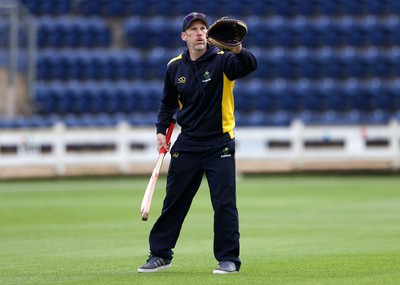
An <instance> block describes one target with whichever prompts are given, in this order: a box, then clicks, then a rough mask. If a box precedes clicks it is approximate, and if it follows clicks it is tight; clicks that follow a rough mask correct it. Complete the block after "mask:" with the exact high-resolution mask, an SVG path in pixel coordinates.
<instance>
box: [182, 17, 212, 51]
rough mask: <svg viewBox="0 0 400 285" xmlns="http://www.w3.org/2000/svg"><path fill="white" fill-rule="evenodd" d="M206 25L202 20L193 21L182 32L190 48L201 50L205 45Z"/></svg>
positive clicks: (183, 38)
mask: <svg viewBox="0 0 400 285" xmlns="http://www.w3.org/2000/svg"><path fill="white" fill-rule="evenodd" d="M206 33H207V27H206V25H204V23H203V22H202V21H194V22H193V23H192V24H191V25H190V26H189V28H187V29H186V31H185V32H183V33H182V40H184V41H185V42H186V43H187V45H188V47H189V49H190V50H194V51H202V50H204V49H205V48H206V47H207V39H206Z"/></svg>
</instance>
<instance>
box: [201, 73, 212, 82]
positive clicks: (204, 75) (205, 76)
mask: <svg viewBox="0 0 400 285" xmlns="http://www.w3.org/2000/svg"><path fill="white" fill-rule="evenodd" d="M210 80H211V75H210V72H208V71H206V72H204V74H203V79H202V80H201V81H202V82H208V81H210Z"/></svg>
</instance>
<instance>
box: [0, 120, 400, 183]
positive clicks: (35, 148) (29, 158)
mask: <svg viewBox="0 0 400 285" xmlns="http://www.w3.org/2000/svg"><path fill="white" fill-rule="evenodd" d="M178 133H179V127H176V130H175V131H174V135H173V137H172V141H174V140H175V139H176V136H177V134H178ZM236 146H237V148H236V158H237V170H238V172H239V173H273V172H296V171H355V170H356V171H387V172H398V171H399V169H400V125H399V122H398V121H396V120H393V121H391V122H390V123H389V124H388V125H385V126H382V125H376V126H374V125H371V126H305V125H303V124H302V123H301V122H299V121H296V122H294V123H293V124H292V125H291V126H290V127H287V128H284V127H262V128H253V127H251V128H244V127H242V128H237V129H236ZM156 159H157V151H156V136H155V130H154V128H133V127H131V126H129V125H127V124H120V125H118V126H117V127H115V128H110V129H68V128H66V127H65V126H64V125H62V124H59V125H56V126H54V127H53V128H51V129H19V130H0V178H18V177H56V176H79V175H131V174H147V175H149V174H150V172H151V170H152V168H153V167H154V164H155V162H156ZM168 161H169V156H166V160H165V162H164V165H163V169H162V171H163V172H165V171H166V169H167V167H168Z"/></svg>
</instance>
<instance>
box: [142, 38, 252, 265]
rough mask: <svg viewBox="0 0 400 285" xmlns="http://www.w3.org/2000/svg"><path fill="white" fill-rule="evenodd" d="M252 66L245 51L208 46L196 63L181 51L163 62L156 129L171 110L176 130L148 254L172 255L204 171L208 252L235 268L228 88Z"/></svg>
mask: <svg viewBox="0 0 400 285" xmlns="http://www.w3.org/2000/svg"><path fill="white" fill-rule="evenodd" d="M256 68H257V62H256V59H255V57H254V56H253V55H252V54H251V53H250V52H249V51H247V50H246V49H243V50H242V52H241V53H239V54H237V55H235V54H233V53H230V52H223V51H220V50H219V49H217V48H216V47H213V46H210V45H209V46H208V49H207V52H206V53H205V54H204V55H203V56H201V57H200V58H198V59H197V60H196V61H192V60H190V57H189V54H188V50H186V51H185V52H184V53H182V54H181V55H179V56H178V57H176V58H173V59H172V60H171V61H170V62H169V63H168V66H167V72H166V77H165V83H164V92H163V99H162V102H161V105H160V110H159V115H158V122H157V124H156V127H157V133H163V134H165V132H166V129H167V128H168V126H169V124H170V121H171V119H172V118H173V116H174V114H175V113H176V120H177V122H178V124H179V125H180V126H181V128H182V130H181V133H180V134H179V136H178V138H177V140H176V141H175V143H174V144H173V146H172V148H171V150H170V154H171V162H170V166H169V170H168V176H167V194H166V197H165V200H164V204H163V209H162V213H161V215H160V217H159V218H158V220H157V221H156V223H155V224H154V226H153V228H152V230H151V232H150V237H149V242H150V252H151V254H152V255H154V256H159V257H163V258H167V259H172V255H173V251H172V249H173V248H174V247H175V244H176V242H177V239H178V237H179V233H180V230H181V227H182V224H183V221H184V219H185V217H186V215H187V213H188V211H189V208H190V205H191V203H192V200H193V198H194V196H195V194H196V192H197V190H198V188H199V186H200V183H201V181H202V178H203V175H204V174H205V176H206V178H207V182H208V185H209V188H210V197H211V201H212V206H213V209H214V256H215V258H216V259H217V260H218V261H222V260H230V261H234V262H235V263H236V265H237V269H238V270H239V268H240V265H241V261H240V258H239V219H238V211H237V208H236V170H235V140H234V127H235V118H234V97H233V87H234V82H235V79H238V78H241V77H244V76H246V75H248V74H249V73H251V72H252V71H253V70H255V69H256Z"/></svg>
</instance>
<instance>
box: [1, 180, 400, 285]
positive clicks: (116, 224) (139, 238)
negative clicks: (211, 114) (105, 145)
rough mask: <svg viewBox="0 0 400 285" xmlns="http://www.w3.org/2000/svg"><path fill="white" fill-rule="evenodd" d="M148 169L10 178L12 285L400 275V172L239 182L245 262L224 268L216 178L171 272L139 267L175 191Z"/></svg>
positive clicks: (7, 256)
mask: <svg viewBox="0 0 400 285" xmlns="http://www.w3.org/2000/svg"><path fill="white" fill-rule="evenodd" d="M147 181H148V178H147V177H145V178H126V177H124V178H87V179H70V180H68V179H56V180H27V181H0V226H1V228H0V284H2V285H8V284H52V285H54V284H107V285H110V284H151V285H154V284H185V285H188V284H241V285H245V284H318V285H322V284H379V285H381V284H400V176H338V175H337V176H334V175H332V176H314V175H306V176H300V175H293V176H290V175H287V176H286V175H284V176H272V175H269V176H264V177H260V176H250V177H247V176H245V177H241V178H240V179H239V180H238V207H239V212H240V231H241V258H242V262H243V265H242V270H241V271H240V273H239V274H234V275H228V276H225V275H213V274H212V270H213V269H214V267H215V266H216V265H217V261H216V260H215V259H214V257H213V253H212V237H213V233H212V210H211V205H210V201H209V194H208V188H207V185H206V183H205V181H204V182H203V185H202V187H201V189H200V191H199V193H198V195H197V196H196V198H195V200H194V203H193V206H192V209H191V211H190V212H189V215H188V217H187V219H186V221H185V224H184V227H183V229H182V232H181V236H180V239H179V241H178V244H177V246H176V248H175V257H174V260H173V265H172V267H171V268H170V269H167V270H165V271H162V272H157V273H153V274H143V273H142V274H139V273H137V272H136V269H137V267H138V266H140V265H141V264H142V263H143V262H144V261H145V259H146V258H147V255H148V244H147V238H148V233H149V231H150V229H151V226H152V224H153V222H154V221H155V219H156V218H157V216H158V213H159V212H160V209H161V203H162V199H163V195H164V185H165V180H160V181H159V184H158V186H157V190H156V194H155V196H154V199H153V204H152V208H151V212H150V217H149V221H147V222H143V221H141V219H140V203H141V199H142V195H143V192H144V189H145V186H146V184H147Z"/></svg>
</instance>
